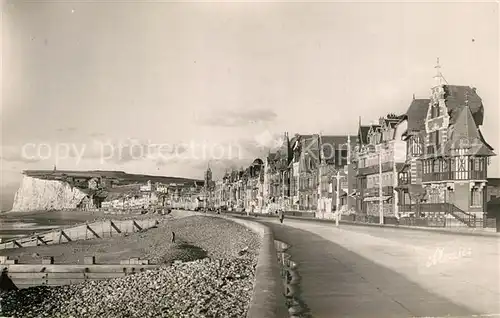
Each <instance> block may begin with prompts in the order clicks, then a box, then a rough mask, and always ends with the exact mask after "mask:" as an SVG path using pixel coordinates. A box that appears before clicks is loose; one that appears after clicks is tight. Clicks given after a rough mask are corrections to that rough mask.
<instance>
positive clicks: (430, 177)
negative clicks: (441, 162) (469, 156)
mask: <svg viewBox="0 0 500 318" xmlns="http://www.w3.org/2000/svg"><path fill="white" fill-rule="evenodd" d="M485 179H486V172H485V171H473V170H469V171H446V172H432V173H425V174H423V176H422V181H423V182H432V181H448V180H485Z"/></svg>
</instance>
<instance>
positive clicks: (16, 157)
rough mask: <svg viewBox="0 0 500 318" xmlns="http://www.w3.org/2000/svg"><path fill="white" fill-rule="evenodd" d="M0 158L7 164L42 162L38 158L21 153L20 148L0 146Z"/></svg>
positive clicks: (21, 149)
mask: <svg viewBox="0 0 500 318" xmlns="http://www.w3.org/2000/svg"><path fill="white" fill-rule="evenodd" d="M0 149H1V153H0V158H1V159H2V160H4V161H8V162H20V163H35V162H39V161H41V160H42V158H40V157H39V156H30V155H28V154H26V153H24V152H23V148H22V147H15V146H2V147H0Z"/></svg>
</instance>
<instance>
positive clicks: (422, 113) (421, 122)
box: [406, 99, 431, 131]
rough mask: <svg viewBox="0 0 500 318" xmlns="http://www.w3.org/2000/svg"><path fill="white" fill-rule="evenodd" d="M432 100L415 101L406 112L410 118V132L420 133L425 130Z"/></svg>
mask: <svg viewBox="0 0 500 318" xmlns="http://www.w3.org/2000/svg"><path fill="white" fill-rule="evenodd" d="M430 101H431V100H430V99H414V100H412V102H411V104H410V107H408V110H407V111H406V115H407V116H408V131H420V130H424V129H425V119H426V117H427V109H428V108H429V103H430Z"/></svg>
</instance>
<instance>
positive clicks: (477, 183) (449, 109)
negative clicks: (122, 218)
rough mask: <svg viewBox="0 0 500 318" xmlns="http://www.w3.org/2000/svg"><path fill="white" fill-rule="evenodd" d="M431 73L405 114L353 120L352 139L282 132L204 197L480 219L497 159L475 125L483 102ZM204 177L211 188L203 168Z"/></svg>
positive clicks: (322, 214)
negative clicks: (275, 143)
mask: <svg viewBox="0 0 500 318" xmlns="http://www.w3.org/2000/svg"><path fill="white" fill-rule="evenodd" d="M437 70H438V72H437V74H436V76H435V80H436V82H435V85H434V86H433V87H432V88H431V92H430V96H428V97H426V98H415V96H413V99H412V100H411V102H410V105H409V107H408V110H407V111H406V112H405V113H404V114H388V115H385V116H382V117H380V118H379V120H378V121H377V122H375V123H374V122H372V123H370V124H363V123H362V122H361V118H360V119H359V123H358V133H357V135H340V136H338V135H323V134H321V133H319V134H311V135H302V134H295V135H293V136H289V135H288V133H284V135H283V139H282V140H283V143H282V145H281V147H280V148H279V149H278V150H276V151H274V152H271V153H269V154H268V155H267V156H266V157H265V158H262V159H261V158H257V159H255V160H254V161H253V162H252V164H251V165H250V166H249V167H247V168H246V169H238V170H233V171H230V172H227V173H226V174H225V175H224V176H223V178H222V179H220V180H217V181H215V183H214V185H213V189H212V190H210V191H209V193H211V194H210V198H211V200H212V201H213V202H214V205H215V206H216V207H222V206H223V207H227V208H228V209H229V210H233V211H247V212H256V213H270V212H271V213H272V212H274V211H276V210H278V209H283V210H286V211H296V212H298V213H302V214H308V213H309V214H314V216H315V217H319V218H332V217H334V213H335V212H336V211H339V212H342V213H345V214H358V215H365V216H372V217H380V216H384V217H395V218H399V217H401V216H426V217H429V216H433V217H436V216H449V217H453V218H456V219H459V220H462V221H464V220H465V219H467V218H469V219H470V218H471V217H473V218H476V217H477V218H482V217H483V214H484V212H485V211H486V201H487V191H486V189H487V186H488V184H487V171H488V165H489V164H490V158H491V157H492V156H495V153H494V152H493V148H492V147H491V146H490V145H489V144H488V143H487V142H486V140H485V138H484V136H483V135H482V133H481V129H480V126H481V125H482V124H483V118H484V105H483V103H482V100H481V98H480V96H479V95H478V93H477V91H476V89H475V88H474V87H470V86H460V85H449V84H448V83H447V82H446V81H445V79H444V77H443V76H442V74H441V72H440V71H439V67H437ZM208 176H210V179H207V177H208ZM205 179H206V180H205V182H206V183H207V181H209V182H210V183H207V184H212V183H211V182H212V181H211V171H210V169H209V170H208V171H207V173H206V175H205ZM464 222H465V221H464Z"/></svg>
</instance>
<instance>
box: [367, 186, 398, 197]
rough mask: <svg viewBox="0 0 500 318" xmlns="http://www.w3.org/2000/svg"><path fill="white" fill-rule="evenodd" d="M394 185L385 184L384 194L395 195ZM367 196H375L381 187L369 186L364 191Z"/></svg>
mask: <svg viewBox="0 0 500 318" xmlns="http://www.w3.org/2000/svg"><path fill="white" fill-rule="evenodd" d="M393 191H394V187H392V186H384V187H382V195H393ZM363 193H364V196H365V197H373V196H377V195H379V188H378V187H374V188H368V189H364V191H363Z"/></svg>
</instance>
